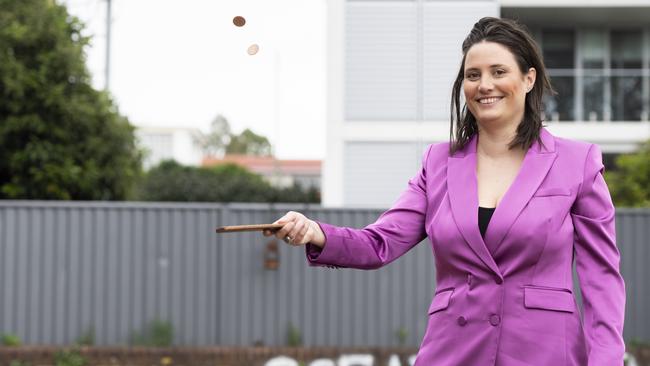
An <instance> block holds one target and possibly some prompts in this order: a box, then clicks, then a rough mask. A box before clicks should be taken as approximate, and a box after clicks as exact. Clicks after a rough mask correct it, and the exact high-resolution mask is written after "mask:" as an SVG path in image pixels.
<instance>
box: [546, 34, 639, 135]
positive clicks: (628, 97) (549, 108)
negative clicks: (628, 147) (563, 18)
mask: <svg viewBox="0 0 650 366" xmlns="http://www.w3.org/2000/svg"><path fill="white" fill-rule="evenodd" d="M535 33H536V35H537V38H538V41H539V44H540V45H541V48H542V54H543V56H544V61H545V64H546V67H547V69H548V73H549V77H550V79H551V83H552V85H553V88H554V89H555V91H556V92H557V93H558V94H557V95H556V96H548V97H547V98H546V99H545V110H544V113H545V119H546V120H548V121H560V122H562V121H613V122H616V121H647V120H648V113H649V111H650V95H649V94H650V41H648V40H650V29H614V28H612V29H539V30H537V32H535Z"/></svg>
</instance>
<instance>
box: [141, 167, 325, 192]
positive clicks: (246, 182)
mask: <svg viewBox="0 0 650 366" xmlns="http://www.w3.org/2000/svg"><path fill="white" fill-rule="evenodd" d="M138 198H139V199H141V200H144V201H177V202H188V201H189V202H320V195H319V192H318V190H317V189H316V188H313V187H312V188H310V189H309V190H306V191H305V190H303V189H302V187H301V186H300V185H297V184H296V185H294V186H292V187H289V188H285V189H276V188H274V187H272V186H271V185H270V184H269V183H267V182H266V181H264V179H263V178H262V177H261V176H260V175H257V174H255V173H252V172H250V171H248V170H247V169H245V168H242V167H240V166H239V165H236V164H224V165H219V166H216V167H210V168H204V167H202V168H197V167H189V166H183V165H180V164H178V163H177V162H175V161H171V160H168V161H164V162H162V163H160V164H159V165H158V166H156V167H154V168H152V169H151V170H149V172H148V173H147V174H146V176H145V178H144V180H143V183H142V185H141V186H140V188H139V193H138Z"/></svg>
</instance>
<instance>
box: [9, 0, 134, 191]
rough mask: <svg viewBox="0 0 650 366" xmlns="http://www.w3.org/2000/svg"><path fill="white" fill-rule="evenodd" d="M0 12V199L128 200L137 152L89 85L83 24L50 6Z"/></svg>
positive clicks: (18, 4) (21, 4) (22, 5)
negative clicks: (84, 50)
mask: <svg viewBox="0 0 650 366" xmlns="http://www.w3.org/2000/svg"><path fill="white" fill-rule="evenodd" d="M0 9H2V12H0V24H2V26H1V27H0V198H15V199H89V200H91V199H103V200H114V199H124V198H127V197H128V195H129V193H130V191H131V190H132V187H133V183H134V182H135V180H136V179H137V177H138V175H139V172H140V160H141V154H140V152H139V151H138V149H137V148H136V145H135V139H134V133H133V127H132V126H131V125H130V123H129V122H128V120H127V119H126V118H124V117H122V116H120V115H119V113H118V111H117V108H116V106H115V104H114V103H113V102H112V101H111V99H110V97H109V96H108V94H106V93H104V92H99V91H97V90H95V89H93V88H92V86H91V84H90V76H89V73H88V71H87V69H86V66H85V55H84V52H83V48H84V46H85V45H87V44H88V41H89V39H88V38H87V37H84V36H82V34H81V32H82V30H83V25H82V24H81V22H80V21H79V20H78V19H77V18H75V17H72V16H70V15H69V14H68V12H67V10H66V8H65V7H64V6H62V5H59V4H57V2H54V1H49V0H21V1H13V0H0Z"/></svg>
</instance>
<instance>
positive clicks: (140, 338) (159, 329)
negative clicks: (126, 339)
mask: <svg viewBox="0 0 650 366" xmlns="http://www.w3.org/2000/svg"><path fill="white" fill-rule="evenodd" d="M173 341H174V327H173V326H172V324H171V323H170V322H168V321H164V320H159V319H156V320H153V321H152V322H151V323H149V324H148V326H147V327H146V329H144V330H143V331H142V332H140V333H138V332H136V333H134V334H133V336H132V342H133V344H134V345H136V346H146V347H170V346H171V345H172V343H173Z"/></svg>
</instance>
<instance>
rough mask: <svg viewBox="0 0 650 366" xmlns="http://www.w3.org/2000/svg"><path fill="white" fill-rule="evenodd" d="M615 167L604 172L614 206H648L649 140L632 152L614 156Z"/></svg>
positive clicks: (649, 174)
mask: <svg viewBox="0 0 650 366" xmlns="http://www.w3.org/2000/svg"><path fill="white" fill-rule="evenodd" d="M616 167H617V169H616V170H614V171H611V172H607V171H606V172H605V180H606V181H607V186H608V187H609V191H610V193H611V195H612V200H613V201H614V204H615V205H616V206H620V207H650V141H646V142H645V143H644V144H642V145H641V146H640V148H639V149H638V150H637V152H635V153H633V154H622V155H619V156H618V157H617V158H616Z"/></svg>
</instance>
